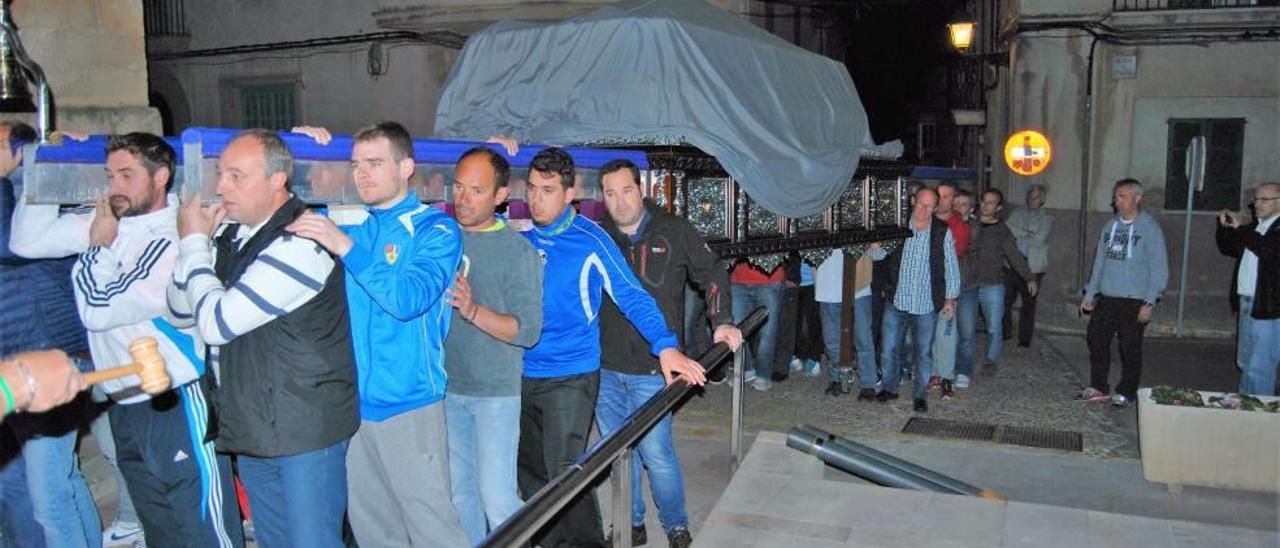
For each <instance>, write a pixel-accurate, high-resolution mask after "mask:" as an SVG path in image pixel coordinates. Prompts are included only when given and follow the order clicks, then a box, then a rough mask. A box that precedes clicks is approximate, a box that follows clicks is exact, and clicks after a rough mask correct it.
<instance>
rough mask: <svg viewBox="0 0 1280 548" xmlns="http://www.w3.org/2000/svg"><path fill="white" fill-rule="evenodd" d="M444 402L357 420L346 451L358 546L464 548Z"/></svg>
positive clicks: (350, 505) (349, 512) (349, 511)
mask: <svg viewBox="0 0 1280 548" xmlns="http://www.w3.org/2000/svg"><path fill="white" fill-rule="evenodd" d="M447 432H448V431H447V429H446V428H445V422H444V403H443V402H437V403H434V404H431V405H428V406H426V407H423V408H421V409H416V410H414V411H410V412H408V413H402V414H400V415H396V416H394V417H391V418H389V419H387V420H385V421H381V422H373V421H361V422H360V430H358V431H357V432H356V435H355V436H354V437H352V438H351V446H350V448H349V449H348V450H347V497H348V505H347V516H348V518H349V519H350V521H351V530H352V531H353V532H354V533H355V536H356V541H357V542H359V543H360V546H361V547H362V548H381V547H383V546H387V547H401V546H419V547H421V546H449V547H455V546H468V545H469V544H470V542H469V541H468V540H467V536H466V534H465V533H464V532H463V531H462V523H461V522H460V521H459V520H458V512H457V511H456V510H454V508H453V501H452V500H451V498H450V492H449V448H448V444H447V443H446V438H447Z"/></svg>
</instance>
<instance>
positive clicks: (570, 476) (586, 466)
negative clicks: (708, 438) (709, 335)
mask: <svg viewBox="0 0 1280 548" xmlns="http://www.w3.org/2000/svg"><path fill="white" fill-rule="evenodd" d="M768 316H769V315H768V313H767V312H765V309H764V308H763V307H761V308H757V309H755V310H754V311H752V312H751V314H749V315H748V316H747V317H746V319H744V320H743V321H742V322H741V323H739V324H738V329H740V330H741V331H742V336H743V338H744V339H745V338H747V337H750V336H751V335H752V334H754V333H755V332H756V331H758V330H759V329H760V327H761V326H762V325H764V323H765V320H766V319H768ZM744 344H745V343H744ZM741 353H742V349H739V350H738V352H737V353H736V356H737V357H738V358H737V359H735V363H737V364H739V365H740V364H741V359H740V357H741ZM730 354H731V352H730V350H729V347H728V345H726V344H724V343H716V344H715V345H713V346H712V347H711V349H710V350H708V351H706V352H705V353H703V354H702V356H701V357H700V358H698V363H700V364H702V367H703V368H704V369H706V370H707V371H708V372H710V371H712V370H714V369H716V368H717V367H722V366H723V363H724V361H725V359H726V358H728V357H729V355H730ZM735 375H736V378H735V392H736V391H737V390H740V389H741V387H740V386H737V384H739V383H738V381H737V379H738V378H741V375H742V368H741V367H739V368H738V371H736V372H735ZM691 390H693V386H692V385H690V384H689V383H688V382H686V381H685V380H684V379H682V378H678V379H676V380H675V381H674V382H672V383H671V384H669V385H667V387H666V388H663V389H662V391H661V392H658V393H657V394H654V396H653V397H652V398H650V399H649V401H648V402H646V403H645V404H644V405H642V406H640V408H639V409H637V410H636V411H635V412H634V413H632V414H631V415H630V416H628V417H627V418H626V420H624V421H623V423H622V426H620V427H619V428H618V429H617V430H614V431H613V432H612V433H610V434H609V435H608V436H605V437H604V438H603V439H601V440H600V441H599V442H597V443H596V444H595V445H594V446H592V447H591V448H589V449H587V452H585V453H583V454H582V456H580V457H578V460H576V461H574V463H573V464H572V465H570V466H569V467H568V468H566V469H565V470H564V471H562V472H561V473H560V474H558V475H557V476H556V477H554V478H552V479H551V481H550V482H548V483H547V484H546V485H545V486H543V488H542V489H539V490H538V492H537V493H534V495H533V496H532V497H530V498H529V500H528V501H527V502H525V504H524V506H522V507H520V510H518V511H516V513H515V514H512V515H511V517H509V518H507V520H506V521H505V522H503V523H502V525H500V526H498V528H497V529H495V530H494V531H493V532H492V533H490V534H489V536H488V537H486V538H485V539H484V541H483V542H481V543H480V546H486V547H496V546H503V547H506V546H521V545H523V544H524V543H526V542H528V541H529V539H530V538H531V537H532V536H533V535H534V534H535V533H537V532H538V530H540V529H542V527H543V526H544V525H546V524H547V522H548V521H550V520H551V518H552V517H554V516H555V515H556V513H557V512H559V511H560V510H561V509H562V508H564V507H565V506H566V505H568V504H569V503H570V502H572V501H573V499H574V498H576V497H577V496H578V494H579V493H581V492H582V491H583V490H584V489H587V488H588V487H590V486H591V484H593V483H595V481H596V479H597V478H599V477H600V476H601V474H603V473H604V472H605V470H608V469H609V468H610V467H611V466H612V465H613V463H614V461H617V460H619V459H620V458H626V457H629V456H630V455H629V453H628V451H629V450H630V448H631V447H632V446H634V445H635V444H637V443H639V441H640V438H641V437H643V436H644V435H645V434H647V433H648V432H649V430H650V429H651V428H653V426H654V425H655V424H657V423H658V421H659V420H662V418H663V417H664V416H666V414H667V413H669V412H671V410H672V409H673V408H674V407H675V406H676V405H678V404H679V403H680V402H681V401H683V400H684V397H685V396H686V395H688V394H689V392H690V391H691ZM736 427H740V424H737V425H736ZM735 449H736V448H735ZM630 474H631V471H630V461H629V459H628V460H627V466H626V467H625V469H624V470H623V472H622V473H621V474H618V475H619V476H625V477H628V478H629V477H630ZM627 501H628V502H627V504H626V508H627V509H628V510H627V512H628V513H629V512H630V510H629V508H630V502H629V498H628V499H627ZM625 525H627V526H630V522H629V521H627V522H626V523H625ZM614 530H615V531H620V533H619V534H618V535H615V536H617V537H629V536H630V535H629V534H628V533H629V532H630V527H621V528H620V527H618V526H617V524H616V523H615V527H614ZM628 540H629V539H628Z"/></svg>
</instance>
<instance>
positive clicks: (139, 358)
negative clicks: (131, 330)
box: [129, 337, 169, 396]
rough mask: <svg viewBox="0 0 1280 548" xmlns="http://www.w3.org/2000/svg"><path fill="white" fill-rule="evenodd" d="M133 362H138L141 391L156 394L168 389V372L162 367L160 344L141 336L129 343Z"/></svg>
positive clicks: (162, 357)
mask: <svg viewBox="0 0 1280 548" xmlns="http://www.w3.org/2000/svg"><path fill="white" fill-rule="evenodd" d="M129 354H130V355H131V356H133V363H135V364H138V365H139V366H140V369H139V370H138V380H139V381H140V386H141V387H142V391H143V392H146V393H148V394H151V395H153V396H154V395H156V394H159V393H161V392H164V391H165V390H168V389H169V372H168V371H166V370H165V368H164V356H162V355H160V346H159V344H158V343H156V340H155V339H153V338H151V337H142V338H140V339H138V340H136V341H133V344H130V345H129Z"/></svg>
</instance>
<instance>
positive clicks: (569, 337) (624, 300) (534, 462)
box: [517, 148, 706, 548]
mask: <svg viewBox="0 0 1280 548" xmlns="http://www.w3.org/2000/svg"><path fill="white" fill-rule="evenodd" d="M574 172H575V170H574V165H573V159H572V158H571V157H570V156H569V154H568V153H567V152H565V151H564V150H563V149H560V148H548V149H545V150H542V151H541V152H539V153H538V154H537V155H535V156H534V157H533V160H532V162H531V163H530V169H529V184H528V198H527V199H528V202H529V210H530V212H531V214H532V216H533V222H534V228H533V230H530V231H529V232H526V233H525V235H526V236H527V237H528V238H529V241H530V242H532V243H533V247H534V250H535V251H537V252H538V254H539V255H540V256H542V258H543V260H544V262H545V266H546V270H545V274H544V279H543V290H542V295H543V299H542V302H543V324H542V336H541V338H540V339H539V341H538V344H537V345H536V346H534V347H533V348H530V349H529V350H528V351H526V352H525V355H524V379H523V382H522V386H521V413H520V449H519V456H518V458H517V461H518V473H517V478H518V482H519V484H520V491H521V495H523V496H524V497H525V498H526V500H527V499H528V497H530V496H532V495H533V494H534V493H535V492H537V491H538V489H541V488H542V486H544V485H546V483H547V481H548V480H549V479H550V478H552V477H554V476H555V475H556V474H558V473H560V471H561V470H563V469H564V468H565V467H567V466H569V465H570V464H572V463H573V461H574V460H575V459H577V458H578V456H579V455H581V454H582V452H583V451H584V450H585V449H586V447H587V436H588V434H589V433H590V431H591V421H592V415H593V413H594V410H595V404H596V394H597V392H598V390H599V386H600V320H599V310H600V303H601V300H602V299H603V298H604V294H605V293H608V294H609V296H610V297H611V298H612V299H613V301H614V303H616V304H617V305H618V308H619V309H621V310H622V313H623V314H624V315H625V316H626V317H627V319H628V320H630V321H631V323H632V324H633V325H635V327H636V330H637V331H639V332H640V334H641V335H643V336H644V338H645V339H646V340H648V341H649V344H650V351H651V352H652V353H653V354H654V355H656V356H658V361H659V364H660V366H661V368H662V373H663V376H664V378H665V379H666V380H667V381H668V382H670V381H671V379H672V377H673V376H675V375H684V376H685V378H686V379H688V380H689V381H690V382H692V383H694V384H702V383H703V382H705V380H706V379H705V377H704V376H703V371H702V367H701V366H700V365H698V362H696V361H694V360H691V359H689V358H688V357H686V356H685V355H684V354H683V353H681V352H680V351H679V350H678V349H677V348H676V345H677V341H676V336H675V333H673V332H671V330H669V329H667V324H666V320H664V319H663V317H662V312H661V311H660V310H659V309H658V305H657V303H655V302H654V300H653V297H651V296H649V294H648V293H646V292H645V290H644V288H643V286H641V285H640V282H639V281H638V280H636V277H635V275H634V274H633V273H632V271H631V268H630V267H629V266H628V265H627V262H626V260H625V259H624V258H623V257H622V253H621V251H619V250H618V246H617V244H615V243H613V240H612V239H611V238H610V237H609V235H608V234H607V233H605V231H604V230H603V229H601V228H600V227H599V226H597V225H596V224H595V223H594V222H592V221H591V220H589V219H587V218H585V217H582V216H579V215H578V214H577V212H576V211H574V208H573V206H572V202H573V199H574V190H575V189H574V188H573V181H574ZM602 533H603V531H602V526H601V523H600V511H599V509H598V508H597V506H596V501H595V496H594V494H591V493H588V494H585V495H583V496H582V498H580V499H579V500H578V501H576V502H574V503H572V504H571V505H570V506H569V507H568V508H567V509H566V510H565V512H564V514H563V517H562V518H561V519H560V520H559V521H557V522H554V523H553V524H552V525H551V526H550V527H549V528H548V529H547V530H546V531H544V532H543V533H542V534H541V535H540V536H535V537H534V543H535V544H537V545H540V546H543V547H546V548H550V547H553V546H601V545H603V544H604V538H603V535H602Z"/></svg>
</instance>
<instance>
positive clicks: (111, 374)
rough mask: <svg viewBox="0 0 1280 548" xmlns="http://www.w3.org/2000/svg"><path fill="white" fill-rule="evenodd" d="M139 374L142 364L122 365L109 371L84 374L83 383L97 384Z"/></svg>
mask: <svg viewBox="0 0 1280 548" xmlns="http://www.w3.org/2000/svg"><path fill="white" fill-rule="evenodd" d="M141 372H142V364H140V363H131V364H129V365H122V366H120V367H112V368H111V369H103V370H101V371H92V372H89V373H85V374H84V383H85V384H86V385H89V384H97V383H100V382H102V381H109V380H111V379H118V378H120V377H127V376H129V375H137V374H138V373H141Z"/></svg>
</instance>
